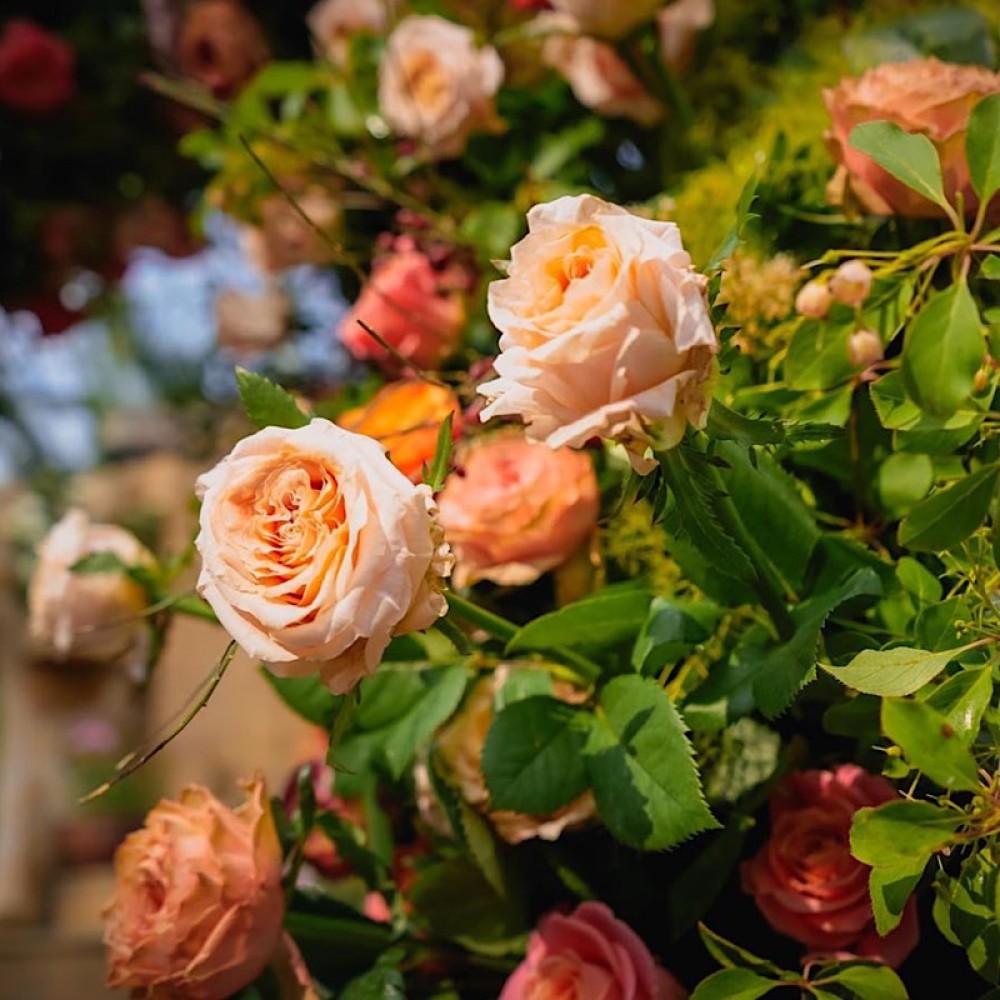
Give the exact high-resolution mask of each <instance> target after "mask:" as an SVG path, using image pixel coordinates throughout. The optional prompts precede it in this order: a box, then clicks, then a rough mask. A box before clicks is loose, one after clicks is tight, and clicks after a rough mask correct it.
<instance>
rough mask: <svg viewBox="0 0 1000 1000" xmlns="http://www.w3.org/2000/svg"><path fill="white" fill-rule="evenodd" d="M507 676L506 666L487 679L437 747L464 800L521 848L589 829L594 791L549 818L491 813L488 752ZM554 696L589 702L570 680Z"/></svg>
mask: <svg viewBox="0 0 1000 1000" xmlns="http://www.w3.org/2000/svg"><path fill="white" fill-rule="evenodd" d="M507 676H508V670H507V668H505V667H504V666H502V665H501V666H500V667H498V668H497V670H496V671H495V672H494V674H493V676H492V677H481V678H480V679H479V680H478V681H477V682H476V684H475V685H474V687H473V688H472V691H471V692H470V693H469V696H468V697H467V698H466V700H465V703H464V704H463V705H462V708H461V710H460V711H459V712H458V714H457V715H455V716H454V718H452V719H451V721H450V722H448V723H447V724H446V725H445V726H443V727H442V728H441V730H440V731H439V732H438V735H437V738H436V740H435V748H436V751H437V754H438V757H439V759H440V761H441V763H442V764H443V765H444V768H445V770H446V771H447V773H448V775H449V776H450V778H451V780H452V781H454V782H455V784H456V785H457V787H458V789H459V791H460V792H461V793H462V797H463V798H464V799H465V800H466V801H467V802H468V803H469V805H471V806H474V807H475V808H476V809H478V810H479V811H480V812H483V813H486V814H487V815H488V816H489V818H490V820H491V822H492V823H493V826H494V828H495V829H496V831H497V833H498V834H499V835H500V836H501V837H502V838H503V839H504V840H506V841H507V842H508V843H509V844H520V843H521V842H522V841H524V840H531V839H533V838H535V837H538V838H539V839H541V840H558V839H559V837H560V836H562V833H563V831H564V830H567V829H573V828H574V827H578V826H583V825H584V824H586V823H588V822H590V821H591V820H592V819H593V818H594V815H595V813H596V807H595V805H594V797H593V795H591V793H590V792H585V793H584V794H583V795H581V796H580V797H579V798H577V799H574V800H573V801H572V802H570V803H569V804H567V805H565V806H563V807H562V808H561V809H558V810H556V812H554V813H551V814H550V815H547V816H529V815H527V814H525V813H517V812H506V811H500V810H491V809H490V802H489V799H490V793H489V791H488V790H487V788H486V779H485V778H484V777H483V763H482V762H483V747H485V746H486V737H487V735H488V734H489V731H490V726H491V725H492V723H493V699H494V697H495V696H496V693H497V691H499V690H500V688H501V687H503V685H504V682H505V681H506V679H507ZM553 694H554V696H555V697H556V698H558V699H560V701H565V702H569V703H571V704H572V703H575V702H580V701H583V700H585V699H586V694H585V693H583V692H580V691H578V690H577V689H576V688H574V687H573V686H572V685H571V684H567V683H566V682H565V681H555V682H554V683H553ZM428 805H430V803H429V802H426V801H425V807H426V806H428ZM432 825H433V823H432Z"/></svg>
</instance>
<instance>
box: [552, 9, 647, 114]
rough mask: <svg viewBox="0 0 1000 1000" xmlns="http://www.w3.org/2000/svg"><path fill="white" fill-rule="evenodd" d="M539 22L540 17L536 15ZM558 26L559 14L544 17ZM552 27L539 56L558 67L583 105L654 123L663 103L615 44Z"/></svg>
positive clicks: (568, 25)
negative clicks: (622, 55) (551, 32)
mask: <svg viewBox="0 0 1000 1000" xmlns="http://www.w3.org/2000/svg"><path fill="white" fill-rule="evenodd" d="M538 21H539V22H542V18H539V19H538ZM546 23H547V24H550V25H551V27H552V28H553V29H557V28H558V24H559V18H558V15H555V16H553V17H552V18H550V19H546ZM566 27H567V28H568V29H569V33H567V32H566V31H565V30H564V31H555V33H553V34H552V35H550V36H549V37H548V38H546V39H545V44H544V45H543V46H542V60H543V61H544V62H545V63H546V65H548V66H551V67H552V68H553V69H555V70H557V71H558V72H559V73H560V74H561V75H562V76H563V77H564V78H565V79H566V82H567V83H568V84H569V85H570V87H571V88H572V89H573V94H574V95H575V97H576V99H577V100H578V101H579V102H580V103H581V104H582V105H583V106H584V107H586V108H590V109H592V110H593V111H596V112H597V113H598V114H601V115H608V116H610V117H623V118H631V119H632V120H633V121H634V122H637V123H638V124H639V125H646V126H649V125H653V124H654V123H655V122H657V121H659V119H660V118H661V117H662V116H663V105H661V104H660V102H659V101H657V100H656V99H655V98H653V97H651V96H650V95H649V93H648V91H647V90H646V88H645V87H643V85H642V84H641V83H640V82H639V81H638V80H637V79H636V77H635V74H634V73H633V72H632V70H630V69H629V67H628V64H627V63H626V62H625V60H624V59H622V58H621V56H619V55H618V53H617V52H616V51H615V49H614V46H612V45H609V44H608V43H606V42H601V41H598V40H597V39H596V38H590V37H588V36H586V35H577V34H572V31H573V22H572V21H571V20H570V21H569V22H568V24H567V25H566Z"/></svg>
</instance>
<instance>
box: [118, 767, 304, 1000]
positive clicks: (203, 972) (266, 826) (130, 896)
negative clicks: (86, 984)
mask: <svg viewBox="0 0 1000 1000" xmlns="http://www.w3.org/2000/svg"><path fill="white" fill-rule="evenodd" d="M246 792H247V797H246V801H245V802H244V803H243V804H242V805H241V806H240V807H239V808H238V809H236V810H231V809H228V808H227V807H226V806H224V805H223V804H222V803H221V802H219V801H218V800H217V799H216V798H214V797H213V796H212V794H211V793H210V792H209V791H208V790H207V789H205V788H201V787H199V786H197V785H191V786H189V787H188V788H186V789H185V790H184V791H183V792H182V793H181V796H180V798H179V799H178V800H177V801H176V802H174V801H171V800H168V799H164V800H162V801H161V802H160V803H159V804H158V805H157V806H156V807H155V808H153V809H152V810H151V811H150V812H149V814H148V815H147V816H146V822H145V825H144V826H143V828H142V829H141V830H136V831H135V832H134V833H131V834H129V835H128V837H126V838H125V840H124V841H123V843H122V844H121V846H120V847H119V848H118V850H117V852H116V853H115V894H114V898H113V899H112V900H111V902H110V903H109V904H108V906H107V908H106V909H105V911H104V922H105V926H104V942H105V944H106V946H107V949H108V985H109V986H110V987H113V988H123V987H124V988H131V989H133V990H134V991H135V994H136V995H137V996H142V997H145V998H147V1000H174V998H177V997H183V998H185V1000H224V998H226V997H229V996H232V995H233V994H234V993H237V992H238V991H239V990H241V989H242V988H243V987H245V986H247V985H248V984H249V983H251V982H253V980H254V979H256V978H257V976H259V975H260V973H261V972H262V971H263V969H264V967H265V966H266V965H267V964H268V962H269V960H270V958H271V955H272V953H273V952H274V951H275V949H276V948H277V947H278V945H279V942H280V940H281V923H282V919H283V917H284V893H283V892H282V887H281V866H282V859H281V847H280V845H279V843H278V835H277V832H276V830H275V826H274V820H273V818H272V816H271V809H270V805H269V803H268V800H267V794H266V792H265V789H264V785H263V782H262V781H261V780H260V779H259V778H257V779H255V780H254V781H253V782H250V783H248V784H247V786H246Z"/></svg>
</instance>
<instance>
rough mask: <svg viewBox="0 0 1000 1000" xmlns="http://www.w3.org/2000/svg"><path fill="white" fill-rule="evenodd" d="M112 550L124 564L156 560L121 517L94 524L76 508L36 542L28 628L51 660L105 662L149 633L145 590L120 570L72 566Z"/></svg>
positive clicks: (42, 653) (41, 653)
mask: <svg viewBox="0 0 1000 1000" xmlns="http://www.w3.org/2000/svg"><path fill="white" fill-rule="evenodd" d="M100 552H108V553H111V554H112V555H115V556H117V557H118V559H119V560H120V561H121V562H122V563H124V564H125V565H126V566H152V565H153V562H154V560H153V556H152V555H151V554H150V552H149V551H148V550H147V549H146V548H145V547H144V546H143V545H142V544H140V542H139V540H138V539H137V538H136V537H135V536H134V535H132V534H131V533H130V532H128V531H126V530H125V529H124V528H119V527H118V526H117V525H115V524H92V523H91V522H90V519H89V518H88V517H87V515H86V514H85V513H84V512H83V511H82V510H71V511H69V512H68V513H67V514H66V516H65V517H64V518H63V519H62V520H61V521H59V522H58V523H57V524H55V525H54V526H53V527H52V529H51V531H49V533H48V535H47V536H46V538H45V540H44V541H43V542H42V543H41V545H40V546H39V548H38V565H37V566H36V567H35V573H34V576H33V577H32V579H31V584H30V585H29V587H28V633H29V636H30V638H31V642H32V646H33V648H34V651H35V652H36V653H37V654H38V655H39V656H42V657H45V658H46V659H52V660H83V661H90V662H97V663H100V662H106V661H108V660H113V659H116V658H117V657H119V656H121V655H122V654H124V653H126V652H128V651H129V650H131V649H133V648H134V647H135V646H136V644H137V643H138V642H139V640H140V637H141V635H142V633H143V629H144V623H143V621H142V620H141V619H140V618H138V617H137V616H138V614H139V612H141V611H142V610H143V608H145V607H146V603H147V598H146V591H145V590H143V588H142V587H140V586H139V584H137V583H136V582H135V581H134V580H132V579H130V578H129V577H128V576H126V575H125V574H124V573H122V572H120V571H118V570H110V571H108V572H103V573H74V572H72V570H71V569H70V567H72V566H73V565H74V564H75V563H78V562H79V561H80V560H81V559H83V558H85V557H86V556H91V555H95V554H97V553H100Z"/></svg>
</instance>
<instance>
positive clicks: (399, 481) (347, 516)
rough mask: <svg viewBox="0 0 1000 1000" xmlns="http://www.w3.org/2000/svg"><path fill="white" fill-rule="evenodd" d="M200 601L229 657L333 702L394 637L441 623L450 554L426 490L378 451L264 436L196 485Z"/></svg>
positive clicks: (331, 433)
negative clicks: (313, 678)
mask: <svg viewBox="0 0 1000 1000" xmlns="http://www.w3.org/2000/svg"><path fill="white" fill-rule="evenodd" d="M197 492H198V495H199V496H200V497H201V500H202V507H201V522H200V523H201V530H200V532H199V534H198V538H197V539H196V542H195V544H196V545H197V547H198V551H199V552H200V553H201V557H202V569H201V575H200V577H199V578H198V591H199V593H200V594H201V595H202V596H203V597H204V598H205V600H207V601H208V602H209V604H211V606H212V608H213V609H214V611H215V613H216V615H218V617H219V621H220V622H221V623H222V625H223V626H224V627H225V629H226V630H227V631H228V632H229V634H230V635H231V636H232V637H233V638H234V639H235V640H236V642H237V643H239V645H240V646H241V647H242V648H243V649H244V650H245V651H246V652H247V654H248V655H250V656H251V657H254V658H256V659H260V660H263V661H265V662H266V663H269V664H271V665H272V666H273V667H274V668H275V669H276V670H278V671H279V672H281V673H284V674H286V675H290V676H303V675H307V674H311V673H316V672H317V671H318V672H319V674H320V675H321V676H322V678H323V680H324V681H325V682H326V683H327V685H328V686H329V687H330V690H331V691H333V692H334V693H337V694H341V693H343V692H345V691H347V690H349V689H350V688H352V687H354V685H355V684H357V683H358V681H360V680H361V679H362V678H363V677H365V676H367V675H369V674H372V673H374V671H375V668H376V667H377V666H378V665H379V661H380V660H381V657H382V653H383V652H384V651H385V648H386V646H387V645H388V644H389V641H390V639H392V637H393V636H395V635H400V634H402V633H404V632H412V631H416V630H418V629H423V628H427V627H429V626H430V625H432V624H433V623H434V621H436V620H437V618H439V617H440V616H441V615H443V614H444V613H445V611H446V610H447V605H446V603H445V600H444V597H443V595H442V593H441V589H442V577H443V576H444V575H446V574H447V572H448V569H449V554H448V548H447V546H446V545H445V544H444V541H443V534H442V532H441V530H440V528H439V526H438V525H437V522H436V519H435V507H434V503H433V500H432V498H431V494H430V490H429V489H428V488H427V487H426V486H415V485H414V484H413V483H411V482H410V481H409V480H408V479H407V478H406V476H404V475H403V474H402V473H401V472H400V471H399V470H398V469H397V468H396V467H395V466H394V465H393V464H392V463H391V462H390V461H389V459H388V458H386V455H385V452H384V450H383V448H382V446H381V445H380V444H378V442H376V441H373V440H372V439H371V438H367V437H365V436H364V435H361V434H353V433H351V432H350V431H346V430H343V429H342V428H340V427H337V426H336V425H335V424H332V423H330V422H329V421H328V420H313V421H312V422H311V423H310V424H308V425H307V426H306V427H301V428H298V429H296V430H288V429H286V428H281V427H268V428H265V429H264V430H262V431H258V432H257V433H256V434H253V435H251V436H250V437H248V438H245V439H244V440H243V441H241V442H240V443H239V444H238V445H236V447H235V448H234V449H233V451H232V452H231V453H230V454H229V455H228V456H227V457H226V458H224V459H223V460H222V461H221V462H220V463H219V464H218V465H217V466H216V467H215V468H214V469H212V470H211V471H210V472H207V473H205V474H204V475H203V476H201V477H200V478H199V480H198V484H197Z"/></svg>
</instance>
